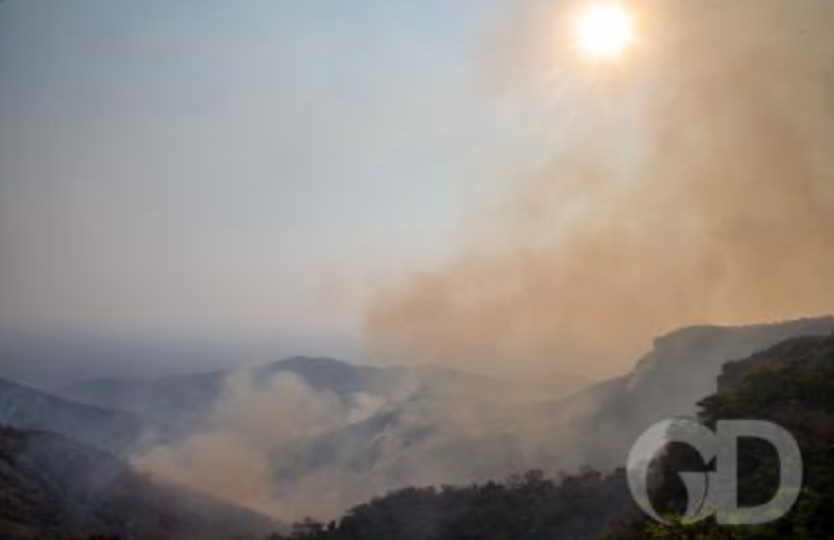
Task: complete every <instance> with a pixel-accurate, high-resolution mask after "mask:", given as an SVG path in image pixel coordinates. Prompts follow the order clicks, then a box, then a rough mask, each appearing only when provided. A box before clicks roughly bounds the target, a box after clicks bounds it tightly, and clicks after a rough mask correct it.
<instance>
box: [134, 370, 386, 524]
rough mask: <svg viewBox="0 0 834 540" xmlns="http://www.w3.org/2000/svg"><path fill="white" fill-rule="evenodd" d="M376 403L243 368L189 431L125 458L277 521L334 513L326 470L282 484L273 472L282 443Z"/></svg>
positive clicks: (339, 503)
mask: <svg viewBox="0 0 834 540" xmlns="http://www.w3.org/2000/svg"><path fill="white" fill-rule="evenodd" d="M382 405H383V400H382V398H380V397H376V396H370V395H368V394H357V395H353V396H351V397H350V398H349V399H347V400H346V399H343V398H342V397H340V396H338V395H336V394H335V393H333V392H330V391H326V390H314V389H311V388H310V387H309V386H308V385H306V384H305V383H304V381H303V380H302V379H300V378H299V377H297V376H295V375H293V374H288V373H281V374H276V375H274V376H272V377H271V378H270V380H269V381H267V382H262V381H256V380H255V379H254V378H253V376H252V374H251V373H250V372H238V373H234V374H231V375H229V376H228V377H227V379H226V381H225V385H224V389H223V392H222V394H221V396H220V397H219V398H218V399H217V401H216V402H214V403H213V404H212V408H211V410H210V411H208V414H207V418H206V420H205V426H204V427H201V428H200V429H197V430H196V433H194V434H192V435H189V436H187V437H184V438H182V439H179V440H177V441H175V442H173V443H170V444H164V445H161V446H157V447H154V448H151V449H149V450H146V451H143V452H142V453H141V454H139V455H136V456H134V457H133V458H132V459H131V463H132V465H133V466H134V467H136V468H137V469H138V470H140V471H143V472H145V473H148V474H150V475H151V476H152V477H154V478H156V479H159V480H162V481H165V482H173V483H177V484H180V485H185V486H188V487H190V488H192V489H195V490H197V491H202V492H205V493H210V494H212V495H213V496H215V497H218V498H221V499H226V500H229V501H234V502H236V503H237V504H240V505H242V506H246V507H248V508H251V509H253V510H257V511H260V512H263V513H265V514H268V515H271V516H274V517H277V518H282V519H288V520H289V519H299V518H300V517H303V516H308V515H317V516H321V515H334V514H335V513H336V511H337V510H341V509H343V507H344V501H343V500H341V498H340V496H341V493H339V492H337V491H334V489H335V487H338V486H340V485H345V482H344V481H343V480H341V479H339V478H337V477H335V476H333V475H327V474H324V475H318V476H310V477H307V478H305V479H304V480H303V481H301V482H297V483H293V484H292V485H291V486H285V485H281V483H280V482H279V480H278V479H277V478H276V474H275V471H276V470H277V469H278V468H280V466H281V464H282V463H284V462H285V461H286V459H287V456H286V453H287V451H288V448H289V446H290V445H291V444H292V443H294V442H295V441H298V440H301V439H303V438H305V437H313V436H316V435H319V434H322V433H325V432H328V431H332V430H336V429H339V428H341V427H344V426H347V425H350V424H352V423H355V422H359V421H361V420H364V419H366V418H367V417H369V416H371V415H372V414H374V413H375V412H376V411H377V410H379V408H380V407H381V406H382Z"/></svg>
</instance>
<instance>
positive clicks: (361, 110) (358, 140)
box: [0, 0, 524, 353]
mask: <svg viewBox="0 0 834 540" xmlns="http://www.w3.org/2000/svg"><path fill="white" fill-rule="evenodd" d="M500 9H503V7H502V6H500V5H499V2H498V1H497V0H495V1H493V0H487V1H485V0H456V1H455V2H449V1H447V0H421V1H419V2H413V1H397V2H394V1H391V0H351V1H350V2H347V1H340V0H327V1H325V0H272V1H266V0H264V1H247V2H237V1H235V2H232V1H215V0H180V1H177V2H171V1H170V0H142V1H135V0H123V1H122V0H60V1H54V0H52V1H50V0H11V1H7V2H3V3H0V330H2V331H6V332H8V331H12V332H25V333H27V334H36V335H37V334H50V333H56V332H57V333H64V334H65V333H70V334H73V333H78V334H82V335H83V334H92V335H105V336H109V335H120V336H130V337H136V336H139V337H141V336H166V337H171V336H174V337H178V336H188V337H190V338H197V339H199V338H200V337H202V336H211V337H212V338H214V339H217V338H220V339H225V338H229V339H232V340H234V339H244V340H245V339H264V338H266V339H275V340H281V339H285V338H286V339H289V338H292V339H295V340H296V341H298V340H300V341H301V343H302V344H303V343H305V342H306V343H309V345H310V351H309V352H310V353H316V352H318V351H317V350H316V348H317V347H320V348H325V347H324V346H323V345H322V344H323V342H324V341H327V342H328V343H330V345H328V346H327V348H328V351H332V350H333V349H334V346H332V344H333V343H336V344H337V345H336V346H335V349H336V350H338V349H339V347H340V346H341V345H338V344H339V343H341V344H343V345H344V347H345V348H346V350H347V349H350V348H351V347H352V345H353V344H354V343H355V340H356V339H357V336H358V335H359V333H358V328H359V326H360V325H361V315H360V312H361V310H362V308H363V305H364V302H365V296H366V293H367V291H368V290H369V289H371V288H373V287H376V286H377V285H379V283H380V282H384V281H386V280H390V279H393V276H395V275H398V274H399V273H401V272H404V271H412V270H414V269H415V268H417V267H419V266H420V265H428V264H430V261H431V260H434V259H437V258H439V257H441V256H443V254H444V253H447V252H448V251H449V250H450V249H451V244H452V242H453V241H454V240H453V239H454V238H455V235H456V232H457V230H458V228H459V221H460V219H461V218H460V215H461V209H462V208H463V207H465V206H466V205H467V204H469V200H470V199H471V198H473V197H474V196H475V193H476V192H477V191H479V190H482V189H484V186H489V185H490V184H491V183H492V182H493V181H494V180H495V179H496V178H498V176H499V174H498V172H499V171H500V170H501V169H502V167H504V166H505V165H506V163H508V162H509V159H510V158H509V157H508V156H511V155H513V153H514V152H515V150H514V149H516V150H518V152H520V153H523V152H524V145H523V144H522V140H521V138H519V132H518V129H517V128H518V124H519V121H518V120H517V119H514V117H513V115H511V114H508V113H507V111H506V110H503V112H502V109H501V107H499V106H496V103H495V96H492V95H489V91H486V90H485V85H484V84H483V80H482V79H483V77H484V69H483V62H482V60H481V59H482V57H483V49H484V47H487V46H488V45H487V42H488V36H489V34H490V31H491V28H492V27H493V25H494V20H495V16H496V13H497V11H498V10H500ZM499 150H500V151H499ZM516 157H517V156H516ZM302 346H303V345H302Z"/></svg>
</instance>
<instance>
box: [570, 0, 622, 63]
mask: <svg viewBox="0 0 834 540" xmlns="http://www.w3.org/2000/svg"><path fill="white" fill-rule="evenodd" d="M575 30H576V45H577V47H578V49H579V50H580V51H581V52H582V53H583V54H585V55H587V56H589V57H591V58H594V59H598V60H608V59H616V58H619V57H620V56H622V54H623V52H624V51H625V50H626V48H627V47H628V46H629V45H630V44H631V43H632V42H633V41H634V17H633V16H632V15H631V13H629V11H628V10H627V9H626V8H625V6H623V5H622V4H620V3H618V2H599V3H596V4H592V5H589V6H587V7H585V9H583V10H582V11H581V12H580V13H579V15H578V16H577V18H576V28H575Z"/></svg>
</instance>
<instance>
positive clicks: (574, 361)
mask: <svg viewBox="0 0 834 540" xmlns="http://www.w3.org/2000/svg"><path fill="white" fill-rule="evenodd" d="M635 6H636V8H637V10H638V11H637V24H638V34H639V35H640V38H641V39H640V42H639V43H638V44H637V46H636V47H635V49H634V50H631V51H628V52H627V57H626V58H625V59H624V61H623V63H622V65H617V66H606V65H582V62H580V61H579V60H577V59H576V57H575V56H576V55H575V53H574V51H573V50H571V47H570V44H569V43H566V38H565V31H566V29H564V28H560V27H559V25H560V24H563V23H564V21H565V20H568V19H569V18H570V17H571V10H573V9H574V8H575V7H576V6H575V5H574V4H562V5H560V6H559V7H554V6H553V5H550V4H548V5H545V4H540V3H536V4H528V5H527V6H526V8H525V9H524V10H523V13H519V14H518V16H516V17H514V23H513V26H512V27H511V28H507V29H502V30H503V34H502V37H501V39H500V40H499V42H498V43H497V44H496V46H495V47H494V49H493V50H492V53H491V56H492V57H493V58H494V63H493V65H492V66H491V71H492V72H493V73H494V74H495V80H496V81H498V84H497V85H496V87H498V89H499V91H500V93H501V96H503V97H504V98H506V97H507V96H509V98H510V99H516V98H518V99H523V100H528V101H530V100H538V103H539V104H541V105H540V106H541V108H542V109H543V110H544V111H545V112H546V113H547V114H544V115H543V116H544V123H551V124H553V125H556V126H557V127H553V128H552V129H548V128H547V127H539V129H541V131H542V133H543V134H546V136H543V139H544V138H547V139H548V142H552V141H556V142H553V145H554V149H553V151H552V152H551V154H550V156H549V157H548V159H547V162H546V164H545V165H544V166H542V167H540V168H539V170H538V171H537V172H535V173H534V174H527V173H526V172H525V173H522V174H520V175H519V177H518V178H515V179H514V184H513V187H512V189H511V190H510V192H509V193H508V194H506V196H505V200H504V201H503V202H502V203H501V204H500V205H498V206H497V207H496V208H492V209H490V210H487V211H480V212H478V211H476V212H473V216H472V219H471V227H472V229H473V233H472V235H471V238H469V240H468V242H469V244H468V245H467V247H465V248H464V249H462V250H461V251H460V252H459V253H458V254H457V255H456V256H454V257H452V258H451V259H450V260H449V261H447V262H446V263H445V264H443V265H440V266H439V267H437V268H436V269H434V270H433V271H430V272H427V273H422V274H420V275H414V276H412V277H410V278H408V279H406V280H404V281H403V282H401V283H400V284H398V285H396V286H394V287H390V288H388V289H385V290H384V291H381V292H380V293H379V294H378V295H377V296H376V297H375V299H374V300H373V302H372V303H371V306H370V309H369V311H368V315H367V329H368V336H369V340H370V343H371V346H372V348H373V349H374V350H375V351H376V352H378V353H379V355H380V356H382V357H386V358H395V359H420V360H421V361H433V362H444V363H453V364H457V365H461V366H464V367H467V368H470V369H481V370H484V369H486V370H489V371H494V372H499V373H508V372H519V371H520V372H522V373H525V372H526V373H540V372H542V371H543V370H544V371H549V370H566V371H575V372H580V373H592V374H608V373H612V372H621V371H623V370H624V369H625V368H626V367H627V364H625V363H624V362H626V361H630V360H632V359H633V358H636V357H637V355H636V353H637V352H638V351H640V350H642V349H646V348H648V346H649V343H650V340H651V338H652V337H653V336H656V335H658V334H660V333H662V332H664V331H666V330H668V329H670V328H673V327H677V326H682V325H687V324H693V323H721V324H735V323H744V322H752V321H768V320H776V319H784V318H788V317H794V316H804V315H813V314H819V313H824V312H827V311H830V310H831V308H832V307H834V287H832V282H831V276H832V275H834V162H832V159H833V158H832V156H834V132H833V131H834V128H832V126H833V125H834V124H832V122H831V119H832V118H834V92H831V88H832V84H834V71H832V67H831V66H832V65H834V34H832V33H831V31H830V29H831V28H832V27H834V4H832V3H831V2H828V1H824V0H807V1H802V2H788V1H785V0H736V1H733V2H719V1H717V0H708V1H699V2H677V1H673V2H655V1H651V2H643V3H640V4H635ZM558 32H561V34H559V35H558V37H557V38H554V37H553V35H554V33H558ZM641 32H642V33H641ZM567 41H569V40H567ZM521 58H523V59H524V60H523V61H522V60H520V59H521ZM531 96H532V97H531ZM542 96H544V97H542ZM519 169H523V167H522V166H520V167H519Z"/></svg>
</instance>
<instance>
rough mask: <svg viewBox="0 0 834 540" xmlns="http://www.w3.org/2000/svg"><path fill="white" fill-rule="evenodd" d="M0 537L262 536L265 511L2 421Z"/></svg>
mask: <svg viewBox="0 0 834 540" xmlns="http://www.w3.org/2000/svg"><path fill="white" fill-rule="evenodd" d="M0 501H2V504H0V538H3V539H4V540H28V539H31V538H38V539H41V540H64V539H66V538H69V537H74V536H87V535H91V534H100V533H107V534H114V535H117V536H118V537H120V538H122V539H123V540H150V539H152V540H247V539H252V540H262V539H263V538H265V537H266V535H267V534H268V533H269V532H270V531H274V530H276V528H280V524H277V523H275V522H273V521H272V520H270V519H269V518H266V517H264V516H262V515H259V514H256V513H254V512H250V511H248V510H243V509H241V508H239V507H235V506H232V505H230V504H227V503H221V502H218V501H215V500H212V499H210V498H208V497H205V496H202V495H197V494H195V493H191V492H187V491H184V490H181V489H177V488H172V487H165V486H161V485H157V484H154V483H152V482H150V481H149V480H148V479H146V478H145V477H143V476H140V475H138V474H136V473H134V472H132V471H131V469H130V468H129V467H128V466H126V465H125V464H123V463H122V462H120V461H118V460H116V459H115V458H113V457H111V456H110V455H109V454H107V453H105V452H102V451H100V450H96V449H93V448H91V447H88V446H84V445H81V444H78V443H75V442H72V441H70V440H69V439H66V438H64V437H62V436H59V435H55V434H51V433H46V432H38V431H20V430H16V429H13V428H9V427H0Z"/></svg>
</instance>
